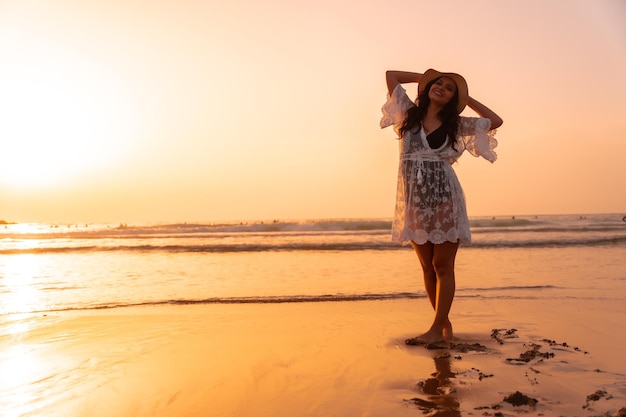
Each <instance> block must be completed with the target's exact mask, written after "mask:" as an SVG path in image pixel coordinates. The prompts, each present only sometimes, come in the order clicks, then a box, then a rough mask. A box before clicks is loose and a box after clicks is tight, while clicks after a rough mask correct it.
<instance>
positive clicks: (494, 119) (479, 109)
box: [467, 97, 503, 129]
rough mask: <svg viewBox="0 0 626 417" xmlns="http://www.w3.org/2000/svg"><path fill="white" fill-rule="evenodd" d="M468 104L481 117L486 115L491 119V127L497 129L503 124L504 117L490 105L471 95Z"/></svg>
mask: <svg viewBox="0 0 626 417" xmlns="http://www.w3.org/2000/svg"><path fill="white" fill-rule="evenodd" d="M467 106H468V107H469V108H470V109H472V110H474V111H475V112H476V113H478V115H479V116H480V117H486V118H487V119H489V120H491V129H497V128H499V127H500V126H502V123H503V120H502V118H500V116H498V115H497V114H496V113H495V112H494V111H493V110H491V109H490V108H489V107H487V106H485V105H484V104H482V103H480V102H479V101H477V100H475V99H473V98H472V97H469V100H468V102H467Z"/></svg>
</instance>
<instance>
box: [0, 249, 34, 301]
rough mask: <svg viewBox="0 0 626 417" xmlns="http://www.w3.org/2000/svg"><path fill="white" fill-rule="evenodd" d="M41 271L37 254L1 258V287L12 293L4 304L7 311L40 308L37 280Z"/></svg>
mask: <svg viewBox="0 0 626 417" xmlns="http://www.w3.org/2000/svg"><path fill="white" fill-rule="evenodd" d="M39 272H40V268H39V259H38V258H37V255H35V254H21V255H7V256H2V259H1V260H0V289H2V290H3V291H6V292H8V293H10V294H11V297H10V298H9V302H8V303H7V304H5V305H3V306H2V311H3V312H6V313H16V312H23V311H32V310H38V309H39V308H38V304H39V303H40V302H41V297H40V293H39V290H38V289H37V288H36V281H37V278H38V275H39Z"/></svg>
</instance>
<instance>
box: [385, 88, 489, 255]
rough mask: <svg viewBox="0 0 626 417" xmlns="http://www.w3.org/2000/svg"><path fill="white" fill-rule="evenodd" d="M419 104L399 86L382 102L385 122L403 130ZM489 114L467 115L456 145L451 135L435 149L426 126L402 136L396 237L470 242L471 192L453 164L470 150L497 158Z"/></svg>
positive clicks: (393, 229)
mask: <svg viewBox="0 0 626 417" xmlns="http://www.w3.org/2000/svg"><path fill="white" fill-rule="evenodd" d="M411 106H415V103H413V102H412V101H411V99H410V98H409V97H408V96H407V94H406V91H405V90H404V88H403V87H402V85H398V86H397V87H396V88H395V90H394V91H393V93H392V94H391V95H390V96H389V97H388V99H387V102H386V103H385V105H384V106H383V107H382V112H383V117H382V119H381V121H380V127H381V128H385V127H388V126H393V127H394V130H395V132H396V134H398V136H399V135H400V134H399V129H400V126H402V122H403V121H404V118H405V115H406V112H407V110H408V109H409V108H410V107H411ZM490 127H491V121H490V120H489V119H486V118H478V117H461V118H460V122H459V129H458V133H457V138H456V140H455V142H454V147H452V146H447V144H448V141H449V140H450V138H446V141H445V143H444V144H443V145H442V146H441V147H439V148H438V149H431V147H430V146H429V144H428V141H427V139H426V134H425V133H424V131H423V129H422V130H420V131H419V132H418V131H415V132H405V134H404V136H403V137H402V138H401V140H400V163H399V169H398V190H397V194H396V209H395V215H394V219H393V226H392V239H393V240H394V241H398V242H401V243H405V242H409V241H411V240H412V241H414V242H415V243H417V244H424V243H426V242H428V241H430V242H432V243H435V244H438V243H443V242H446V241H449V242H456V241H459V242H461V243H470V242H471V235H470V228H469V220H468V218H467V210H466V208H465V197H464V195H463V190H462V189H461V184H460V183H459V180H458V178H457V176H456V173H455V172H454V170H453V169H452V163H453V162H455V161H456V160H457V159H458V158H459V157H460V156H461V154H462V153H463V152H464V151H465V150H467V151H469V152H470V153H471V154H472V155H474V156H482V157H483V158H485V159H487V160H488V161H490V162H494V161H495V160H496V153H495V152H494V148H495V147H496V146H497V141H496V139H495V138H494V135H495V130H489V129H490Z"/></svg>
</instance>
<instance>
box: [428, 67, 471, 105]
mask: <svg viewBox="0 0 626 417" xmlns="http://www.w3.org/2000/svg"><path fill="white" fill-rule="evenodd" d="M440 77H448V78H451V79H452V80H453V81H454V83H455V84H456V89H457V91H458V93H459V102H458V103H457V107H456V109H457V112H458V113H459V114H460V113H461V112H462V111H463V109H464V108H465V106H467V102H468V101H469V93H468V90H467V81H465V78H463V77H462V76H461V75H459V74H456V73H454V72H439V71H437V70H434V69H432V68H431V69H428V70H426V72H425V73H424V75H422V77H421V78H420V81H419V85H418V87H417V92H418V94H419V95H421V94H422V93H423V92H424V89H425V88H426V86H427V85H428V83H429V82H431V81H432V80H435V79H437V78H440Z"/></svg>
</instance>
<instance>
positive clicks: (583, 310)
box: [0, 299, 626, 417]
mask: <svg viewBox="0 0 626 417" xmlns="http://www.w3.org/2000/svg"><path fill="white" fill-rule="evenodd" d="M598 304H601V303H595V304H593V303H588V304H586V305H585V304H584V303H581V302H580V300H575V301H573V302H567V300H565V301H563V302H560V303H558V304H556V303H555V304H550V305H548V304H547V303H541V302H536V301H529V300H506V301H504V302H501V301H498V300H489V301H488V302H485V301H484V300H483V301H480V302H479V301H476V300H467V299H461V300H457V301H455V305H454V310H453V313H452V315H451V318H452V320H453V323H454V326H455V331H456V340H455V345H448V346H440V347H439V348H437V349H427V348H425V347H423V346H409V345H406V344H405V340H406V339H408V338H411V337H413V336H415V335H416V334H418V333H419V332H420V331H421V330H422V329H423V328H424V327H425V323H429V322H430V319H431V316H430V314H431V312H430V311H429V310H428V309H427V307H428V305H427V301H426V300H385V301H381V300H377V301H360V302H328V303H293V304H289V303H285V304H278V305H273V304H257V305H237V306H232V305H191V306H157V307H129V308H125V309H118V310H108V311H88V312H86V311H72V312H60V313H54V314H47V315H30V316H28V317H26V316H24V317H21V319H20V320H16V321H15V322H14V323H13V325H12V327H11V329H9V331H10V332H4V333H3V335H2V339H0V340H1V341H2V342H3V346H7V349H4V350H3V351H2V352H1V353H0V355H1V356H0V359H1V361H0V363H2V366H3V369H2V371H3V372H2V375H3V380H2V385H1V386H0V388H2V389H1V390H0V392H1V393H2V394H0V410H2V408H3V407H4V408H5V409H6V410H4V412H3V413H2V414H3V415H11V412H12V413H13V415H16V416H19V415H24V414H28V412H30V413H35V414H36V413H37V412H45V414H46V415H48V416H59V417H60V416H64V417H72V416H81V417H82V416H93V417H100V416H105V415H106V416H110V415H115V416H129V417H130V416H159V417H169V416H172V417H173V416H181V415H209V414H210V415H220V416H238V415H246V416H275V415H277V414H281V415H298V416H322V415H341V416H363V415H371V416H404V415H407V416H408V415H412V416H414V415H416V414H415V413H416V412H418V413H419V412H420V411H422V412H424V413H426V412H431V413H435V412H442V413H443V412H448V413H452V414H441V415H494V416H495V415H497V414H496V413H504V414H500V415H509V414H507V413H518V412H523V414H524V415H528V416H535V415H536V416H539V415H588V416H595V415H604V414H603V413H610V414H609V415H617V414H616V413H617V412H618V410H619V409H620V408H621V407H623V406H625V405H626V389H625V388H624V387H625V386H626V365H625V364H624V363H623V362H624V361H623V360H622V350H623V349H622V346H623V344H624V341H625V340H624V339H625V336H623V335H621V334H619V335H615V334H613V332H612V329H611V326H613V325H617V326H619V323H623V321H622V320H623V319H626V309H625V308H624V307H620V306H617V305H616V306H614V307H616V311H615V313H614V314H613V315H612V316H610V317H609V318H608V319H609V320H607V317H601V316H599V315H600V314H604V311H605V310H604V308H605V307H606V306H602V305H598ZM563 317H569V320H568V321H563ZM594 319H601V320H602V321H597V320H594ZM599 323H602V325H599ZM412 327H415V328H414V329H412ZM493 329H500V331H501V335H500V336H501V337H500V338H501V342H502V344H500V343H499V341H498V338H497V337H493V335H492V333H493V332H492V331H493ZM512 329H515V331H514V332H512V333H511V334H512V335H513V336H515V337H504V336H503V335H504V334H506V330H512ZM607 340H611V342H606V341H607ZM468 346H470V347H469V348H468ZM471 346H481V348H476V349H473V348H471ZM529 351H531V352H532V351H535V355H534V356H532V354H526V352H529ZM524 354H526V355H527V357H528V358H529V360H528V362H524V361H520V360H509V359H516V358H518V359H519V358H521V357H522V355H524ZM525 358H526V357H524V359H525ZM4 375H11V376H10V377H8V378H7V377H4ZM44 392H45V393H46V395H43V393H44ZM517 392H519V393H520V395H521V396H519V395H518V396H517V397H515V395H516V393H517ZM594 396H597V397H598V399H597V400H593V398H595V397H594ZM507 397H510V399H511V401H513V402H515V401H522V400H524V399H525V398H527V399H529V400H528V401H530V402H531V403H532V401H531V400H536V401H537V403H536V404H533V405H528V404H527V405H522V404H518V405H513V404H512V403H509V402H507V401H505V400H504V399H505V398H507ZM590 398H592V399H590ZM20 411H21V412H22V414H20ZM454 413H459V414H454Z"/></svg>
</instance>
